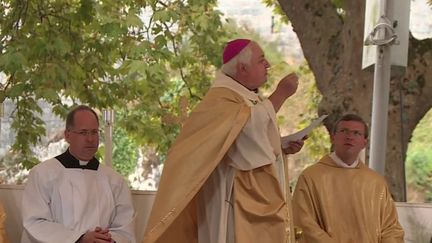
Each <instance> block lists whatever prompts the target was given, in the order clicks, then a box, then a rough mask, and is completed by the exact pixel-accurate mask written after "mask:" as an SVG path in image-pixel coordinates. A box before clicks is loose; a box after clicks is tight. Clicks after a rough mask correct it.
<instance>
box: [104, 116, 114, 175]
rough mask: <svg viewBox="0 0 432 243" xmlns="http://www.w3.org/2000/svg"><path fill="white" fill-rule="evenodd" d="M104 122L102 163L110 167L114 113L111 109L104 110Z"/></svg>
mask: <svg viewBox="0 0 432 243" xmlns="http://www.w3.org/2000/svg"><path fill="white" fill-rule="evenodd" d="M103 114H104V122H105V155H104V162H105V164H106V165H107V166H110V167H111V166H112V150H113V146H112V137H113V126H114V111H113V110H111V109H108V110H104V112H103Z"/></svg>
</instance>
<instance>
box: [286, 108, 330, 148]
mask: <svg viewBox="0 0 432 243" xmlns="http://www.w3.org/2000/svg"><path fill="white" fill-rule="evenodd" d="M327 116H328V115H322V116H320V117H319V118H318V119H316V120H314V121H313V122H312V123H311V124H310V125H309V126H307V127H305V128H304V129H302V130H300V131H298V132H296V133H293V134H290V135H287V136H284V137H282V138H281V142H282V148H287V147H288V143H289V142H291V141H297V140H301V139H303V138H304V137H305V136H307V135H308V134H309V133H310V132H311V131H312V130H313V129H315V128H316V127H317V126H318V125H320V124H321V122H322V121H323V120H324V119H325V118H326V117H327Z"/></svg>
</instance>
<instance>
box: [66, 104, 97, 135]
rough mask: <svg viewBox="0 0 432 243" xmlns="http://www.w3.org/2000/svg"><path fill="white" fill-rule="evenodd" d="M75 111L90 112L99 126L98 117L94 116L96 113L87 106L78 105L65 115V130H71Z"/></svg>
mask: <svg viewBox="0 0 432 243" xmlns="http://www.w3.org/2000/svg"><path fill="white" fill-rule="evenodd" d="M77 111H90V112H91V113H93V115H94V116H95V117H96V121H97V123H98V125H99V118H98V115H97V114H96V112H95V111H94V110H93V109H92V108H90V107H89V106H86V105H79V106H77V107H75V108H74V109H72V110H71V111H70V112H69V113H68V114H67V117H66V129H71V128H73V126H74V116H75V113H76V112H77Z"/></svg>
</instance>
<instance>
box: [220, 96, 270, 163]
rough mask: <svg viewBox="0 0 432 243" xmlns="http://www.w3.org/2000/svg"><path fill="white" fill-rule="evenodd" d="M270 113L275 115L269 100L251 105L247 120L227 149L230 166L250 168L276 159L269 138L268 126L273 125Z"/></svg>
mask: <svg viewBox="0 0 432 243" xmlns="http://www.w3.org/2000/svg"><path fill="white" fill-rule="evenodd" d="M271 115H275V111H274V108H273V105H272V104H271V102H270V101H269V100H264V101H263V102H260V103H258V104H256V105H254V106H252V107H251V116H250V118H249V120H248V121H247V123H246V125H245V126H244V127H243V129H242V131H241V132H240V134H239V136H238V137H237V138H236V140H235V141H234V143H233V145H232V146H231V148H230V149H229V150H228V156H229V157H230V158H231V160H232V161H233V162H232V163H231V164H230V165H231V166H233V167H234V168H236V169H238V170H252V169H255V168H258V167H261V166H264V165H268V164H271V163H273V162H275V161H276V154H275V149H274V148H273V146H272V144H271V141H270V138H269V128H270V126H274V125H273V122H272V120H271V117H270V116H271Z"/></svg>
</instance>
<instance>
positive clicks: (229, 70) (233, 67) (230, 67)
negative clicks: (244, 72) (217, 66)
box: [221, 41, 252, 77]
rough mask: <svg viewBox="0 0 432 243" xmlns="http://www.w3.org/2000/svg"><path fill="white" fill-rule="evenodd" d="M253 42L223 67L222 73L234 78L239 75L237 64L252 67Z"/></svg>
mask: <svg viewBox="0 0 432 243" xmlns="http://www.w3.org/2000/svg"><path fill="white" fill-rule="evenodd" d="M251 44H252V41H251V42H250V43H249V44H248V45H247V46H246V47H245V48H243V50H241V51H240V52H239V54H237V55H236V56H235V57H233V58H232V59H231V60H229V61H228V62H227V63H225V64H223V65H222V68H221V70H222V72H223V73H225V74H226V75H228V76H230V77H234V76H236V75H237V63H242V64H246V65H248V66H249V65H251V59H252V48H251Z"/></svg>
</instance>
